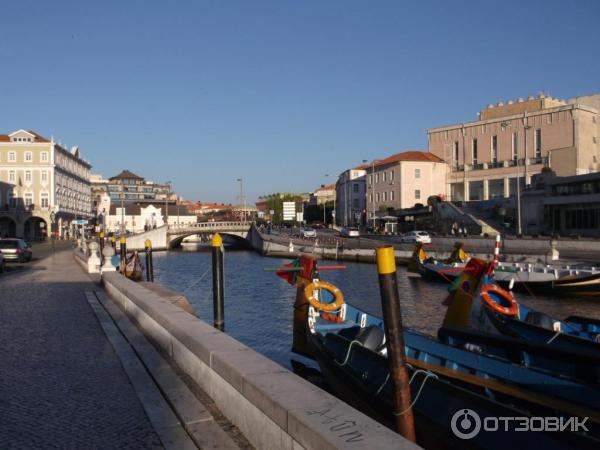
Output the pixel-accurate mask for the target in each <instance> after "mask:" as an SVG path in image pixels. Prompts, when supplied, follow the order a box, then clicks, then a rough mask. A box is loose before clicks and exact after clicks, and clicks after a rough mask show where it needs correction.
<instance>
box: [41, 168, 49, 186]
mask: <svg viewBox="0 0 600 450" xmlns="http://www.w3.org/2000/svg"><path fill="white" fill-rule="evenodd" d="M41 179H42V183H47V182H48V172H46V171H45V170H42V173H41Z"/></svg>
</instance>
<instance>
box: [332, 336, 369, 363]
mask: <svg viewBox="0 0 600 450" xmlns="http://www.w3.org/2000/svg"><path fill="white" fill-rule="evenodd" d="M354 344H360V345H362V343H361V342H360V341H358V340H356V339H354V340H353V341H352V342H350V345H349V346H348V351H347V352H346V358H345V359H344V362H343V363H340V362H339V361H338V360H337V359H334V361H335V362H336V363H337V364H338V365H339V366H340V367H342V366H345V365H346V363H348V359H349V358H350V351H351V350H352V346H353V345H354Z"/></svg>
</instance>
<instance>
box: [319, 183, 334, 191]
mask: <svg viewBox="0 0 600 450" xmlns="http://www.w3.org/2000/svg"><path fill="white" fill-rule="evenodd" d="M317 191H335V184H328V185H327V186H323V187H320V188H319V189H317Z"/></svg>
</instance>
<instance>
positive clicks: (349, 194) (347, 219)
mask: <svg viewBox="0 0 600 450" xmlns="http://www.w3.org/2000/svg"><path fill="white" fill-rule="evenodd" d="M366 168H367V166H365V165H362V166H358V167H354V168H352V169H347V170H345V171H343V172H342V173H341V174H340V176H339V177H338V180H337V182H336V184H335V192H336V206H335V218H336V224H337V225H340V226H344V227H346V226H357V225H359V224H360V223H361V219H362V215H363V211H364V210H365V207H366V206H365V205H366V203H365V199H366V187H365V186H366V180H365V178H366V174H367V171H366Z"/></svg>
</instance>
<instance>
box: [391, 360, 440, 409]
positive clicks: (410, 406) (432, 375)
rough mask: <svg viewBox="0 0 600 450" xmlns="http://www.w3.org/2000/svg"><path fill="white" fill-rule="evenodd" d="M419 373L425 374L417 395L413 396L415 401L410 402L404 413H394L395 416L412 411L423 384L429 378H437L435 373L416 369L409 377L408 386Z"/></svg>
mask: <svg viewBox="0 0 600 450" xmlns="http://www.w3.org/2000/svg"><path fill="white" fill-rule="evenodd" d="M419 372H420V373H423V374H425V378H423V383H421V387H419V390H418V391H417V395H415V399H414V400H413V401H412V402H411V404H410V405H409V406H408V408H406V409H405V410H404V411H401V412H399V413H394V415H395V416H401V415H402V414H406V413H407V412H408V411H409V410H410V409H412V407H413V406H415V404H416V403H417V400H419V396H420V395H421V391H422V390H423V388H424V387H425V383H427V380H429V379H430V378H436V379H437V378H439V377H438V376H437V375H436V374H435V373H433V372H430V371H429V370H421V369H417V370H416V371H415V373H413V375H412V377H410V381H409V382H408V384H410V383H412V381H413V379H414V378H415V376H416V375H417V374H418V373H419Z"/></svg>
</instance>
